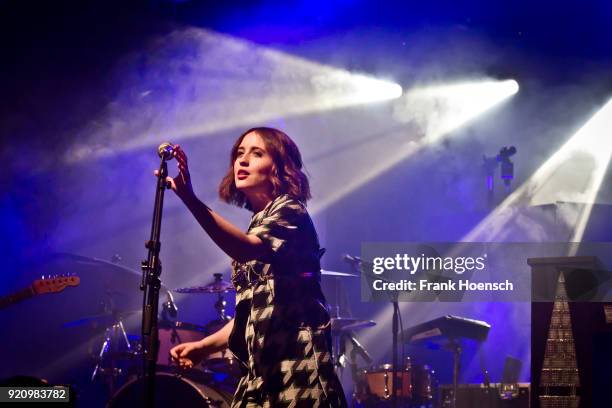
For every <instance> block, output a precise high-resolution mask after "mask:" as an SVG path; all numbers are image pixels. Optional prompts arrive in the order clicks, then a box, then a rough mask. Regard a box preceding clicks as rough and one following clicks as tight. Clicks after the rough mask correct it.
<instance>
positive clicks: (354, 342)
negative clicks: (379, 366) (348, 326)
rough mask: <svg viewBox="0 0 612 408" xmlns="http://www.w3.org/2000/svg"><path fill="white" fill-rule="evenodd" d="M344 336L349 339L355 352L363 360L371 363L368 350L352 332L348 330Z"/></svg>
mask: <svg viewBox="0 0 612 408" xmlns="http://www.w3.org/2000/svg"><path fill="white" fill-rule="evenodd" d="M346 337H348V339H349V340H350V341H351V345H352V346H353V350H355V352H357V354H359V355H360V356H361V358H363V359H364V360H365V362H366V363H368V364H372V361H373V360H372V356H370V353H368V351H367V350H366V349H365V348H364V347H363V346H362V345H361V343H359V341H357V339H356V338H355V335H354V334H353V333H352V332H349V333H347V334H346Z"/></svg>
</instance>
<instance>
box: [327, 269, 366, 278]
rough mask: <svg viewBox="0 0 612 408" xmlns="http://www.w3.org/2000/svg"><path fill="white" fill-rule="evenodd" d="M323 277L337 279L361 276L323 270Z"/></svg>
mask: <svg viewBox="0 0 612 408" xmlns="http://www.w3.org/2000/svg"><path fill="white" fill-rule="evenodd" d="M321 275H322V276H331V277H337V278H358V277H359V275H355V274H353V273H346V272H336V271H328V270H325V269H321Z"/></svg>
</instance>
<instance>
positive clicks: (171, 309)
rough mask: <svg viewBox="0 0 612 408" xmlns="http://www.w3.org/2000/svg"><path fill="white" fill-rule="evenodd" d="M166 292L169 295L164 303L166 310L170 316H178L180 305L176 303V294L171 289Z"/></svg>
mask: <svg viewBox="0 0 612 408" xmlns="http://www.w3.org/2000/svg"><path fill="white" fill-rule="evenodd" d="M166 294H167V295H168V297H167V300H166V303H164V306H163V308H164V311H167V312H168V314H169V315H170V317H176V315H177V312H178V306H176V303H174V296H173V295H172V292H170V291H167V292H166Z"/></svg>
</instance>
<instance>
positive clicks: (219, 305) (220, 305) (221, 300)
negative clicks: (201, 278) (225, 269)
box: [214, 273, 232, 322]
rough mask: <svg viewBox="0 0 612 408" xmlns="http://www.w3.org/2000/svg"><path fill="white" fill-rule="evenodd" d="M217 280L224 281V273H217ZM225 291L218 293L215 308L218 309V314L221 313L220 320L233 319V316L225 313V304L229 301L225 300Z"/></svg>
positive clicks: (227, 320)
mask: <svg viewBox="0 0 612 408" xmlns="http://www.w3.org/2000/svg"><path fill="white" fill-rule="evenodd" d="M214 277H215V282H219V283H221V282H222V281H223V274H222V273H215V274H214ZM224 293H225V292H219V293H217V301H216V302H215V310H216V311H217V315H219V321H222V322H229V321H230V320H232V317H231V316H228V315H226V314H225V306H227V302H226V301H225V296H224V295H223V294H224Z"/></svg>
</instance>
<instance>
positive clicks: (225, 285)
mask: <svg viewBox="0 0 612 408" xmlns="http://www.w3.org/2000/svg"><path fill="white" fill-rule="evenodd" d="M213 276H214V280H213V281H212V282H210V283H207V284H206V285H201V286H188V287H185V288H178V289H175V292H178V293H227V292H235V291H236V289H234V285H232V284H231V283H230V282H227V281H225V280H223V274H222V273H215V274H213Z"/></svg>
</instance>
